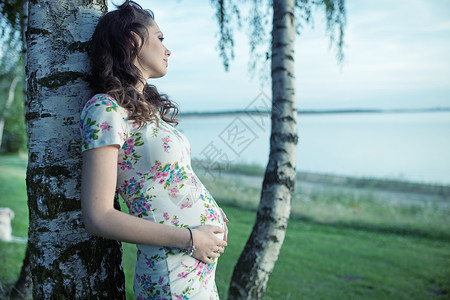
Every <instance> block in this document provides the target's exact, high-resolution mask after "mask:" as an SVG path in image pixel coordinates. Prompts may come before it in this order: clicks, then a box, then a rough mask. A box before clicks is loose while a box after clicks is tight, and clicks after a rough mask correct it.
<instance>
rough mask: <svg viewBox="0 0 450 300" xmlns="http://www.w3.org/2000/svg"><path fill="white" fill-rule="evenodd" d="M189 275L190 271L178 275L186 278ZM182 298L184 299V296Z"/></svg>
mask: <svg viewBox="0 0 450 300" xmlns="http://www.w3.org/2000/svg"><path fill="white" fill-rule="evenodd" d="M188 275H189V273H185V272H182V273H180V274H178V275H177V276H178V277H183V278H186V276H188ZM181 299H183V298H181Z"/></svg>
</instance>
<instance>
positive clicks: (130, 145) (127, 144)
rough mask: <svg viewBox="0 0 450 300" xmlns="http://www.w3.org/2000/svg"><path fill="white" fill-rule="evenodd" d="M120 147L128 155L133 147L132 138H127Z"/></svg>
mask: <svg viewBox="0 0 450 300" xmlns="http://www.w3.org/2000/svg"><path fill="white" fill-rule="evenodd" d="M122 149H123V150H124V152H125V154H126V155H130V153H131V152H132V151H133V149H134V139H129V140H127V141H126V142H125V144H123V146H122Z"/></svg>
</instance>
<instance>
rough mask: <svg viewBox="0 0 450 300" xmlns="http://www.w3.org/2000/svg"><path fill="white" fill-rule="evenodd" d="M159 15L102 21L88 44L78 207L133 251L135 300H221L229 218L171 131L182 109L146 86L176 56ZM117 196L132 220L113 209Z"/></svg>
mask: <svg viewBox="0 0 450 300" xmlns="http://www.w3.org/2000/svg"><path fill="white" fill-rule="evenodd" d="M163 39H164V37H163V34H162V32H161V30H160V29H159V27H158V25H157V24H156V23H155V21H154V17H153V13H152V12H151V11H149V10H145V9H143V8H142V7H141V6H140V5H139V4H137V3H136V2H133V1H126V2H125V3H124V4H122V5H121V6H119V7H118V9H117V10H115V11H112V12H109V13H107V14H106V15H105V16H103V17H102V18H101V19H100V21H99V23H98V25H97V27H96V29H95V32H94V34H93V36H92V39H91V43H90V50H89V54H90V58H91V64H92V88H93V89H94V91H95V93H96V95H95V96H93V98H91V99H90V100H89V101H88V102H87V103H86V105H85V106H84V109H83V111H82V113H81V120H80V127H81V133H82V151H83V167H82V189H81V200H82V210H83V217H84V222H85V225H86V228H87V230H88V231H89V232H90V233H92V234H95V235H99V236H103V237H106V238H111V239H116V240H120V241H125V242H129V243H135V244H137V249H138V250H137V262H136V269H135V277H134V292H135V296H136V299H202V300H203V299H218V298H219V297H218V294H217V288H216V285H215V278H214V277H215V270H216V266H217V259H218V257H219V256H220V254H221V253H223V252H224V247H225V246H226V245H227V243H226V240H227V227H226V224H225V222H228V220H227V218H226V216H225V215H224V213H223V211H222V210H221V209H220V208H219V206H218V205H217V203H216V202H215V200H214V199H213V197H212V196H211V195H210V193H209V192H208V191H207V189H206V188H205V187H204V186H203V184H202V183H201V182H200V180H199V179H198V177H197V176H196V175H195V173H194V171H193V170H192V167H191V160H190V149H191V148H190V144H189V141H188V140H187V139H186V137H185V136H184V135H183V134H182V133H180V132H179V131H178V130H177V129H175V128H174V127H173V126H172V125H171V124H177V121H176V120H175V116H176V114H177V112H178V109H177V106H176V105H175V104H174V103H173V102H172V101H170V100H169V99H168V97H167V96H166V95H163V94H159V93H158V91H157V90H156V88H155V87H154V86H153V85H150V84H148V83H147V79H150V78H160V77H162V76H164V75H165V74H166V73H167V66H168V58H169V56H170V55H171V52H170V51H169V50H168V49H167V48H165V46H164V45H163ZM116 190H118V192H119V193H120V195H121V196H122V198H123V199H124V201H125V203H126V205H127V206H128V210H129V214H126V213H123V212H120V211H118V210H116V209H114V194H115V191H116Z"/></svg>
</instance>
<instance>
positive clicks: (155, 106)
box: [88, 0, 178, 126]
mask: <svg viewBox="0 0 450 300" xmlns="http://www.w3.org/2000/svg"><path fill="white" fill-rule="evenodd" d="M154 23H155V21H154V15H153V12H152V11H150V10H145V9H142V7H140V6H139V5H138V4H137V3H136V2H134V1H128V0H127V1H125V3H123V4H122V5H120V6H118V9H117V10H114V11H111V12H108V13H107V14H106V15H104V16H103V17H101V18H100V20H99V22H98V24H97V27H96V28H95V31H94V34H93V35H92V37H91V40H90V43H89V51H88V53H89V57H90V59H91V67H92V80H91V88H92V89H93V90H94V92H95V93H107V94H109V95H110V96H111V97H113V98H114V99H115V100H116V101H117V102H118V103H119V105H120V106H122V107H124V108H126V109H127V110H128V111H129V119H131V120H135V121H136V122H137V123H138V124H139V125H140V126H143V125H145V124H146V123H147V122H149V121H151V120H156V122H158V117H157V114H158V112H159V115H160V117H161V119H162V120H164V121H165V122H168V123H172V124H175V125H177V124H178V120H177V119H175V117H176V115H177V114H178V106H177V105H176V103H175V102H173V101H171V100H169V97H168V96H167V95H166V94H160V93H159V92H158V90H157V89H156V87H155V86H154V85H151V84H148V83H147V82H146V79H147V78H142V74H141V72H140V70H139V69H138V68H137V67H136V66H135V65H134V64H133V62H134V61H135V60H136V58H137V57H138V54H139V52H140V50H141V48H142V46H143V44H144V41H145V40H146V39H147V38H148V31H147V28H146V27H147V26H152V25H153V24H154ZM137 36H138V37H139V38H138V37H137ZM139 82H141V83H144V90H143V92H142V93H139V92H138V91H136V89H135V86H136V85H137V84H138V83H139Z"/></svg>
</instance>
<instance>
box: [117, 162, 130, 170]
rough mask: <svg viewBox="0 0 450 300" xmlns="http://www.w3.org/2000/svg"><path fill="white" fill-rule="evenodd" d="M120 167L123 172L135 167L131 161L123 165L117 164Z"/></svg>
mask: <svg viewBox="0 0 450 300" xmlns="http://www.w3.org/2000/svg"><path fill="white" fill-rule="evenodd" d="M117 164H118V165H119V166H120V169H122V170H127V169H128V170H131V168H132V167H133V166H132V165H131V162H129V161H126V162H123V163H117Z"/></svg>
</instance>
